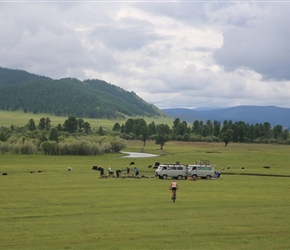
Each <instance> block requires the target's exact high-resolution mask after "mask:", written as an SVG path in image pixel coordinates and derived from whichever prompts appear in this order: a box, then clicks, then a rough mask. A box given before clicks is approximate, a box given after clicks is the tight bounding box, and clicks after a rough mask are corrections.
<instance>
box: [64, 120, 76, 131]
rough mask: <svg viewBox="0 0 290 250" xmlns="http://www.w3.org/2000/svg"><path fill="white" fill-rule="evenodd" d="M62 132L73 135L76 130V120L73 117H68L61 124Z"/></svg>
mask: <svg viewBox="0 0 290 250" xmlns="http://www.w3.org/2000/svg"><path fill="white" fill-rule="evenodd" d="M63 129H64V131H68V132H69V133H75V132H76V131H77V129H78V120H77V118H76V117H75V116H70V117H69V118H68V119H67V120H65V121H64V124H63Z"/></svg>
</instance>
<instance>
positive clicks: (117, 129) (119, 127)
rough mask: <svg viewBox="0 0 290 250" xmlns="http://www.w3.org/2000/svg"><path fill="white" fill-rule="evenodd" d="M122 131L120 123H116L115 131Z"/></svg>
mask: <svg viewBox="0 0 290 250" xmlns="http://www.w3.org/2000/svg"><path fill="white" fill-rule="evenodd" d="M120 130H121V126H120V123H118V122H116V123H115V124H114V127H113V131H120Z"/></svg>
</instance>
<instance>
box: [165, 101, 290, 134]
mask: <svg viewBox="0 0 290 250" xmlns="http://www.w3.org/2000/svg"><path fill="white" fill-rule="evenodd" d="M162 111H163V112H164V113H165V114H167V115H169V116H171V117H174V118H179V119H180V120H181V121H186V122H188V123H192V122H194V121H195V120H200V121H207V120H211V121H214V120H215V121H219V122H221V123H222V122H223V121H225V120H232V121H233V122H237V121H243V122H245V123H249V124H256V123H262V124H263V123H264V122H269V123H270V124H271V126H276V125H281V126H283V127H284V128H288V129H289V128H290V109H289V108H280V107H275V106H237V107H231V108H221V109H208V108H204V109H185V108H171V109H162Z"/></svg>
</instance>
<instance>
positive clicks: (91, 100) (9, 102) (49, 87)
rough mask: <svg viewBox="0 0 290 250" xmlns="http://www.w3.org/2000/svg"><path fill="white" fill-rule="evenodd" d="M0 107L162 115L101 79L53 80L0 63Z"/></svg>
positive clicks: (109, 115)
mask: <svg viewBox="0 0 290 250" xmlns="http://www.w3.org/2000/svg"><path fill="white" fill-rule="evenodd" d="M0 110H8V111H16V110H23V111H24V112H32V113H34V114H38V113H47V114H51V115H56V116H76V117H82V118H108V119H116V118H124V117H126V116H130V117H134V116H147V117H153V116H155V117H157V116H161V115H164V114H163V113H162V112H161V111H160V110H158V109H157V108H156V107H155V106H154V105H151V104H148V103H147V102H145V101H144V100H142V99H141V98H140V97H138V96H137V95H136V94H135V93H134V92H129V91H126V90H124V89H122V88H120V87H117V86H115V85H112V84H110V83H107V82H105V81H102V80H97V79H92V80H84V81H80V80H78V79H75V78H64V79H60V80H53V79H51V78H48V77H44V76H38V75H35V74H30V73H28V72H26V71H22V70H13V69H5V68H1V67H0Z"/></svg>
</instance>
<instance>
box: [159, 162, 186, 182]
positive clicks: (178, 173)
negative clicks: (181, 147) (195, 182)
mask: <svg viewBox="0 0 290 250" xmlns="http://www.w3.org/2000/svg"><path fill="white" fill-rule="evenodd" d="M155 176H156V177H159V179H164V180H166V179H167V178H168V177H171V178H177V179H178V180H181V179H182V178H183V177H184V178H186V177H187V168H186V166H184V165H180V164H161V165H159V167H158V168H157V169H156V170H155Z"/></svg>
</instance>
